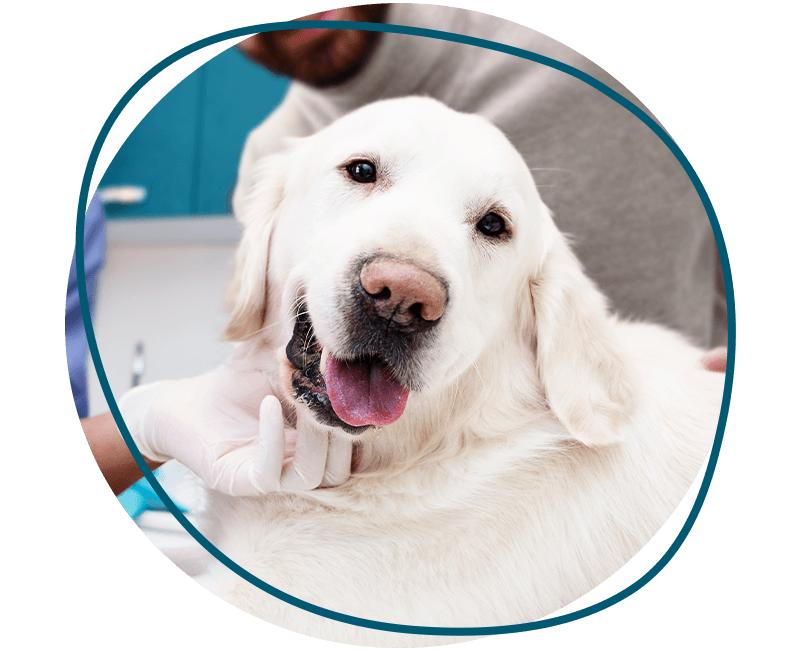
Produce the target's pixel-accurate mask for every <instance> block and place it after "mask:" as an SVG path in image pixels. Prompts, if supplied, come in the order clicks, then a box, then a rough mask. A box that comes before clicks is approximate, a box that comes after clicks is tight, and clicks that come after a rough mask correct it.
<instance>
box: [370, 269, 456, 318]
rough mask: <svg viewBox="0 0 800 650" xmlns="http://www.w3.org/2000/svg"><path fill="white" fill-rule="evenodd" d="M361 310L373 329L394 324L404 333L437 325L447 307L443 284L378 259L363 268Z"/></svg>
mask: <svg viewBox="0 0 800 650" xmlns="http://www.w3.org/2000/svg"><path fill="white" fill-rule="evenodd" d="M359 282H360V284H361V288H362V289H363V294H362V295H363V300H362V301H361V303H362V309H363V310H364V312H365V315H366V316H367V317H368V319H369V320H370V321H372V323H373V324H374V325H377V326H379V327H384V328H385V326H386V324H387V322H390V323H392V324H393V325H394V326H395V328H397V329H399V330H401V331H403V332H408V333H412V332H418V331H422V330H425V329H429V328H430V327H432V326H433V325H435V324H436V323H437V322H438V321H439V319H440V318H441V317H442V315H443V314H444V309H445V306H446V305H447V289H446V288H445V286H444V284H443V283H442V281H441V280H439V279H438V278H436V277H434V276H433V275H431V274H430V273H428V272H427V271H423V270H422V269H421V268H419V267H418V266H415V265H413V264H409V263H408V262H400V261H398V260H391V259H377V260H372V261H370V262H367V263H366V264H364V266H362V267H361V272H360V274H359Z"/></svg>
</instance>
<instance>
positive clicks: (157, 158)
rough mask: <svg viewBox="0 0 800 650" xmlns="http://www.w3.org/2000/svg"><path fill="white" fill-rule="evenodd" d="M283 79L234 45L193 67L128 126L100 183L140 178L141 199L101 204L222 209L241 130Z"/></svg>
mask: <svg viewBox="0 0 800 650" xmlns="http://www.w3.org/2000/svg"><path fill="white" fill-rule="evenodd" d="M288 85H289V80H288V79H286V78H284V77H277V76H275V75H273V74H272V73H270V72H269V71H268V70H265V69H264V68H262V67H260V66H258V65H256V64H254V63H251V62H250V61H249V60H248V59H246V58H245V57H244V56H243V55H242V54H240V53H239V51H238V50H236V48H231V49H229V50H226V51H225V52H223V53H222V54H220V55H218V56H217V57H215V58H213V59H212V60H211V61H209V62H208V63H206V64H205V65H204V66H203V67H201V68H199V69H198V70H196V71H195V72H193V73H192V74H191V75H189V76H188V77H187V78H186V79H184V80H183V81H182V82H181V83H179V84H178V85H177V86H176V87H175V88H174V89H173V90H171V91H170V92H169V94H167V95H166V96H165V97H164V98H163V99H162V100H161V101H160V102H159V103H158V104H157V105H156V106H155V107H154V108H153V110H151V111H150V112H149V113H148V114H147V116H146V117H145V118H144V119H143V120H142V121H141V123H140V124H139V125H138V126H137V127H136V129H134V131H133V133H131V135H130V137H129V138H128V139H127V140H126V141H125V144H124V145H123V146H122V148H121V149H120V150H119V152H118V153H117V155H116V156H115V157H114V160H113V161H112V162H111V165H110V166H109V168H108V170H107V171H106V173H105V175H104V176H103V180H102V181H101V183H100V188H104V187H109V186H115V185H137V186H142V187H144V188H145V189H146V190H147V199H146V200H145V202H144V203H142V204H139V205H132V206H118V205H114V204H110V205H109V204H106V205H105V211H106V216H107V217H109V218H110V219H114V218H127V217H158V216H175V215H202V214H217V215H219V214H225V213H229V212H230V194H231V191H232V190H233V186H234V183H235V182H236V169H237V166H238V162H239V154H240V153H241V151H242V147H243V146H244V141H245V138H246V136H247V134H248V132H249V131H250V130H251V129H253V128H254V127H255V126H257V125H258V124H259V123H260V122H261V121H262V120H263V119H264V118H265V117H266V116H267V115H269V113H271V112H272V111H273V110H274V109H275V107H276V106H277V105H278V104H279V103H280V102H281V100H282V99H283V96H284V94H285V93H286V89H287V87H288Z"/></svg>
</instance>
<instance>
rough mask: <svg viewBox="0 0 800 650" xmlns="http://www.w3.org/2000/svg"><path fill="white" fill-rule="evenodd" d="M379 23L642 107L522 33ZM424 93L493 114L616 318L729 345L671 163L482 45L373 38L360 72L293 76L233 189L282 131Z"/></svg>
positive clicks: (711, 276) (426, 19)
mask: <svg viewBox="0 0 800 650" xmlns="http://www.w3.org/2000/svg"><path fill="white" fill-rule="evenodd" d="M386 22H387V23H390V24H398V25H407V26H413V27H427V28H431V29H438V30H442V31H447V32H452V33H458V34H464V35H468V36H475V37H478V38H483V39H487V40H491V41H495V42H499V43H504V44H507V45H511V46H514V47H519V48H522V49H525V50H529V51H531V52H535V53H537V54H542V55H545V56H548V57H551V58H553V59H556V60H558V61H561V62H563V63H566V64H568V65H571V66H573V67H575V68H578V69H579V70H582V71H584V72H586V73H588V74H590V75H592V76H593V77H594V78H595V79H598V80H599V81H601V82H603V83H604V84H606V85H608V86H610V87H611V88H613V89H614V90H616V91H617V92H619V93H620V94H622V95H623V96H625V97H626V98H628V99H630V100H631V101H633V102H635V103H636V104H637V105H638V106H639V107H640V108H644V107H643V106H642V105H641V103H640V102H638V100H636V98H635V97H634V96H633V95H631V93H630V92H629V91H628V90H627V89H626V88H624V87H623V86H622V85H620V84H619V82H617V81H616V80H615V79H613V78H612V77H611V76H609V75H608V74H607V73H606V72H605V71H603V70H602V69H601V68H599V67H597V66H596V65H594V64H593V63H591V62H590V61H589V60H587V59H586V58H584V57H582V56H581V55H579V54H578V53H577V52H574V51H573V50H571V49H569V48H568V47H566V46H564V45H562V44H560V43H558V42H556V41H554V40H552V39H550V38H548V37H546V36H544V35H542V34H540V33H538V32H535V31H533V30H531V29H528V28H527V27H523V26H521V25H517V24H516V23H511V22H508V21H505V20H502V19H499V18H494V17H492V16H488V15H485V14H480V13H476V12H471V11H466V10H463V9H453V8H448V7H438V6H432V5H418V4H401V5H392V6H391V8H390V10H389V12H388V15H387V18H386ZM405 95H427V96H431V97H435V98H436V99H439V100H441V101H442V102H444V103H445V104H447V105H449V106H450V107H452V108H454V109H456V110H458V111H464V112H470V113H478V114H480V115H483V116H484V117H486V118H488V119H489V120H491V121H492V122H493V123H494V124H496V125H497V126H498V127H499V128H500V129H502V130H503V132H504V133H505V134H506V135H507V136H508V138H509V139H510V140H511V142H512V143H513V144H514V145H515V146H516V147H517V149H518V150H519V151H520V152H521V154H522V156H523V157H524V158H525V160H526V161H527V163H528V166H529V167H530V168H531V170H532V172H533V176H534V179H535V180H536V183H537V186H538V188H539V191H540V193H541V195H542V198H543V199H544V202H545V203H546V204H547V205H548V206H549V207H550V209H551V210H552V211H553V213H554V217H555V220H556V224H557V225H558V226H559V228H560V229H561V230H562V232H565V233H567V234H568V235H569V237H570V239H571V241H572V243H573V247H574V249H575V251H576V253H577V255H578V257H579V258H580V259H581V261H582V262H583V264H584V267H585V268H586V271H587V272H588V274H589V275H590V276H591V277H592V278H593V279H594V281H595V282H596V283H597V284H598V285H599V287H600V288H601V290H602V291H603V292H604V293H605V294H606V295H607V296H608V298H609V299H610V302H611V305H612V308H613V310H614V311H616V312H617V313H618V314H619V315H620V316H623V317H625V318H632V319H637V320H647V321H650V322H656V323H661V324H663V325H667V326H669V327H671V328H673V329H677V330H679V331H681V332H683V333H684V334H686V335H687V336H688V337H689V338H690V339H691V340H692V341H693V342H694V343H696V344H698V345H700V346H703V347H709V346H711V345H724V344H725V343H726V342H727V321H726V319H727V312H726V308H725V293H724V288H723V283H722V277H721V275H722V274H721V270H720V266H719V256H718V253H717V247H716V243H715V241H714V236H713V232H712V230H711V226H710V224H709V221H708V217H707V216H706V213H705V210H704V208H703V205H702V203H701V201H700V198H699V197H698V195H697V192H696V191H695V189H694V187H693V185H692V183H691V181H690V180H689V178H688V177H687V175H686V172H685V171H684V170H683V168H682V167H681V165H680V163H678V161H677V160H676V159H675V157H674V156H673V155H672V153H671V152H670V151H669V149H668V148H667V147H666V146H665V145H664V143H663V142H661V140H660V139H659V138H658V137H657V136H656V135H655V134H654V133H653V132H652V131H650V129H649V128H648V127H647V126H645V124H644V123H643V122H641V120H639V119H638V118H637V117H636V116H634V115H632V114H631V113H630V112H629V111H628V110H626V109H625V108H623V107H622V106H620V105H619V104H617V103H616V102H615V101H613V100H612V99H610V98H608V97H606V96H605V95H603V94H602V93H601V92H600V91H598V90H596V89H595V88H592V87H591V86H589V85H587V84H585V83H584V82H582V81H579V80H577V79H575V78H574V77H571V76H570V75H567V74H565V73H563V72H560V71H558V70H555V69H553V68H550V67H548V66H544V65H540V64H538V63H533V62H531V61H528V60H525V59H521V58H518V57H514V56H511V55H508V54H504V53H501V52H493V51H490V50H485V49H483V48H479V47H473V46H470V45H462V44H459V43H451V42H447V41H440V40H436V39H429V38H424V37H419V36H407V35H400V34H381V36H380V39H379V41H378V45H377V46H376V48H375V49H374V51H373V53H372V55H371V57H370V59H369V61H368V62H367V63H366V65H365V66H364V67H363V69H362V70H361V71H360V72H359V73H358V74H357V75H356V77H354V78H352V79H350V80H349V81H347V82H345V83H343V84H340V85H338V86H334V87H330V88H325V89H317V88H312V87H310V86H308V85H305V84H302V83H299V82H294V83H292V84H291V86H290V88H289V91H288V93H287V95H286V98H285V100H284V102H283V103H282V104H281V105H280V106H279V107H278V108H277V109H276V110H275V111H274V112H273V113H272V114H271V115H270V116H269V117H268V118H267V120H265V122H264V123H262V124H261V125H260V126H259V127H257V128H256V129H255V130H254V131H253V132H252V133H251V134H250V136H249V138H248V141H247V144H246V146H245V150H244V153H243V154H242V160H241V164H240V169H239V187H238V188H237V196H238V195H240V194H241V193H242V192H246V191H247V188H248V183H249V180H248V179H249V174H250V169H251V168H252V165H253V162H254V161H255V160H256V159H258V158H259V157H261V156H264V155H267V154H269V153H271V152H272V151H274V150H276V149H277V148H278V147H279V146H280V141H281V139H282V138H283V137H285V136H304V135H310V134H311V133H314V132H315V131H317V130H318V129H320V128H322V127H323V126H325V125H326V124H328V123H330V122H331V121H333V120H335V119H336V118H338V117H340V116H341V115H344V114H345V113H347V112H349V111H351V110H353V109H355V108H357V107H359V106H362V105H364V104H367V103H369V102H372V101H376V100H378V99H385V98H390V97H400V96H405Z"/></svg>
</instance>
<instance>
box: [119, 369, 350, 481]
mask: <svg viewBox="0 0 800 650" xmlns="http://www.w3.org/2000/svg"><path fill="white" fill-rule="evenodd" d="M272 392H273V391H272V389H271V386H270V384H269V382H268V380H267V375H266V373H264V372H263V371H261V370H257V369H252V368H246V369H240V368H239V367H238V365H237V364H235V363H230V362H229V363H227V364H224V365H222V366H220V367H219V368H217V369H216V370H214V371H212V372H209V373H206V374H204V375H200V376H199V377H192V378H190V379H180V380H177V381H159V382H155V383H152V384H145V385H143V386H139V387H137V388H134V389H132V390H130V391H128V392H127V393H125V395H123V396H122V399H120V400H119V408H120V411H121V412H122V417H123V419H124V420H125V424H126V426H127V427H128V430H129V431H130V433H131V436H132V437H133V440H134V442H135V443H136V446H137V447H138V448H139V451H140V452H141V453H142V455H143V456H144V457H145V458H148V459H150V460H154V461H162V462H163V461H167V460H169V459H171V458H175V459H176V460H178V461H179V462H180V463H182V464H184V465H186V466H187V467H188V468H189V469H190V470H192V471H193V472H194V473H195V474H197V475H198V476H199V477H200V478H202V479H203V480H204V481H205V482H206V483H208V485H209V486H211V487H212V488H214V489H216V490H219V491H221V492H224V493H226V494H229V495H232V496H256V495H259V494H266V493H267V492H278V491H283V490H312V489H314V488H317V487H328V486H333V485H339V484H341V483H344V481H346V480H347V479H348V478H349V477H350V458H351V453H352V443H351V442H350V441H349V440H347V439H344V438H341V437H339V436H329V434H328V433H326V432H323V431H320V430H319V429H317V428H316V427H311V426H302V427H300V429H299V430H298V431H295V430H294V429H290V428H286V429H284V422H283V414H282V412H281V406H280V403H279V402H278V399H277V398H276V397H274V396H273V395H272V394H271V393H272ZM292 447H294V455H293V456H292V454H291V452H292ZM287 453H288V456H287ZM285 460H286V461H287V462H286V463H284V461H285Z"/></svg>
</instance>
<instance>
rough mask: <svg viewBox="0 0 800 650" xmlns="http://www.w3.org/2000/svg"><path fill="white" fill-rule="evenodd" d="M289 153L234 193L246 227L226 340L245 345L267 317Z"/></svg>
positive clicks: (268, 160)
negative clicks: (272, 241) (271, 258)
mask: <svg viewBox="0 0 800 650" xmlns="http://www.w3.org/2000/svg"><path fill="white" fill-rule="evenodd" d="M288 158H289V156H288V155H287V154H285V153H279V154H272V155H270V156H267V157H265V158H263V159H261V160H260V161H258V163H256V164H254V165H252V166H250V167H249V169H248V174H247V178H242V176H241V174H240V177H239V180H238V182H237V187H236V191H235V192H234V200H233V210H234V214H235V216H236V219H237V220H238V221H239V223H240V224H241V225H242V226H243V227H244V232H243V233H242V239H241V242H240V243H239V248H238V249H237V250H236V261H235V271H234V277H233V280H232V282H231V284H230V285H229V287H228V291H227V296H226V302H228V303H229V304H232V305H233V308H232V311H231V315H230V318H229V319H228V324H227V325H226V326H225V330H224V331H223V335H222V338H223V339H224V340H226V341H242V340H244V339H246V338H248V337H250V336H252V335H253V334H255V333H256V332H258V331H259V330H260V329H261V328H262V327H263V326H264V321H265V320H266V315H267V263H268V259H267V258H268V256H269V245H270V238H271V235H272V228H273V225H274V223H275V220H276V218H277V213H278V212H279V209H280V206H281V203H282V201H283V198H284V192H285V184H286V168H287V164H288Z"/></svg>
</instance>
